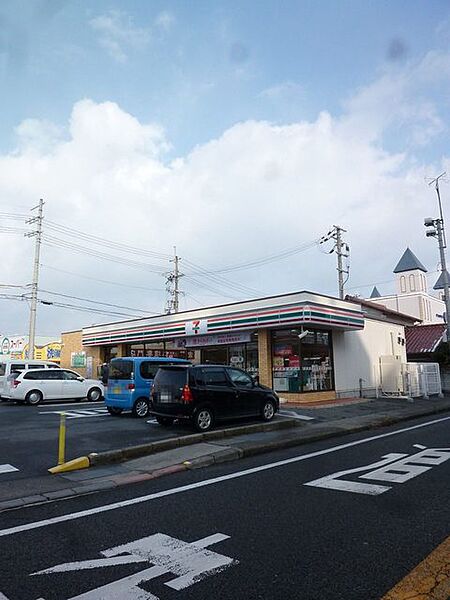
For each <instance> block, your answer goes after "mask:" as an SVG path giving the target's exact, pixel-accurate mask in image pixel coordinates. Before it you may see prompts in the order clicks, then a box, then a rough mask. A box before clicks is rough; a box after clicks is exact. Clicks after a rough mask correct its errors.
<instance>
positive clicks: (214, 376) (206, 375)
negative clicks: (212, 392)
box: [195, 367, 230, 386]
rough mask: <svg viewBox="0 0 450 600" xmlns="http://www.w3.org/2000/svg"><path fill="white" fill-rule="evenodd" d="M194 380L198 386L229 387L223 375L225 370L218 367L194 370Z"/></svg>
mask: <svg viewBox="0 0 450 600" xmlns="http://www.w3.org/2000/svg"><path fill="white" fill-rule="evenodd" d="M195 379H196V381H197V384H198V385H221V386H229V385H230V383H229V381H228V379H227V376H226V375H225V369H221V368H220V367H219V368H216V369H209V368H208V369H196V372H195Z"/></svg>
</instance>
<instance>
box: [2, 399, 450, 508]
mask: <svg viewBox="0 0 450 600" xmlns="http://www.w3.org/2000/svg"><path fill="white" fill-rule="evenodd" d="M282 409H283V412H287V411H289V413H290V414H289V415H286V416H278V417H277V418H276V419H275V420H274V421H273V422H271V423H267V424H257V425H244V426H240V427H233V428H227V429H224V430H214V431H212V432H210V433H208V434H192V435H190V436H184V437H178V438H175V439H172V440H164V441H162V442H155V443H153V444H145V445H141V446H138V447H134V448H128V449H127V450H125V449H118V450H117V451H113V452H105V453H101V454H98V455H95V457H92V461H91V462H92V463H93V464H94V466H92V467H91V468H89V469H84V470H80V471H75V472H70V473H64V474H60V475H43V476H42V477H34V478H29V479H17V480H13V481H9V482H8V483H7V484H3V485H2V486H0V511H3V510H7V509H11V508H17V507H21V506H26V505H29V504H35V503H40V502H47V501H50V500H56V499H59V498H68V497H71V496H76V495H80V494H87V493H92V492H96V491H100V490H105V489H111V488H115V487H118V486H121V485H128V484H131V483H135V482H139V481H145V480H149V479H154V478H156V477H160V476H162V475H167V474H170V473H174V472H179V471H183V470H186V469H196V468H201V467H206V466H208V465H211V464H217V463H222V462H226V461H231V460H237V459H239V458H244V457H247V456H254V455H256V454H261V453H264V452H270V451H272V450H279V449H283V448H290V447H294V446H299V445H302V444H306V443H309V442H313V441H317V440H322V439H327V438H332V437H336V436H343V435H346V434H348V433H353V432H358V431H363V430H368V429H373V428H376V427H382V426H386V425H391V424H394V423H398V422H401V421H406V420H410V419H414V418H416V417H421V416H427V415H434V414H437V413H441V412H446V411H450V396H449V397H445V398H440V399H430V400H416V401H414V402H408V401H406V400H400V399H395V400H390V399H389V400H386V399H383V400H381V399H379V400H364V399H362V400H355V401H353V402H348V401H346V402H342V403H339V404H336V403H334V404H332V405H326V406H318V407H315V408H305V407H303V406H301V407H292V406H289V407H287V406H286V405H283V407H282ZM304 417H308V418H312V419H311V420H306V421H305V420H304Z"/></svg>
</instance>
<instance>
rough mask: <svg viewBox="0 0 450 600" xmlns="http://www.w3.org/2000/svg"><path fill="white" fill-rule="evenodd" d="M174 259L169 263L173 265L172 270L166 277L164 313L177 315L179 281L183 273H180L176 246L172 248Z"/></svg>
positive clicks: (179, 291)
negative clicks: (167, 296)
mask: <svg viewBox="0 0 450 600" xmlns="http://www.w3.org/2000/svg"><path fill="white" fill-rule="evenodd" d="M173 252H174V257H173V258H171V259H170V261H169V262H172V263H174V269H173V271H171V272H170V273H168V274H167V276H166V290H167V293H168V295H169V298H168V300H167V306H166V313H167V314H172V313H177V312H179V310H180V294H183V292H182V291H181V290H180V279H181V277H183V273H180V260H181V258H180V257H179V256H178V255H177V248H176V246H174V247H173Z"/></svg>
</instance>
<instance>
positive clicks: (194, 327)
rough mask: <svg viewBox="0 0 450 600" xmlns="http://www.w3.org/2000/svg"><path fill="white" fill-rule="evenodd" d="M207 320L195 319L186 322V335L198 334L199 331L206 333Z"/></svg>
mask: <svg viewBox="0 0 450 600" xmlns="http://www.w3.org/2000/svg"><path fill="white" fill-rule="evenodd" d="M207 331H208V322H207V321H206V319H197V320H196V321H189V322H188V323H186V335H199V334H201V333H207Z"/></svg>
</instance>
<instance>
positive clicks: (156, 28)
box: [89, 10, 175, 64]
mask: <svg viewBox="0 0 450 600" xmlns="http://www.w3.org/2000/svg"><path fill="white" fill-rule="evenodd" d="M174 23H175V17H174V16H173V14H172V13H170V12H169V11H162V12H160V13H158V14H157V15H156V17H155V19H154V20H153V22H152V23H149V24H147V25H146V26H145V27H138V26H137V25H136V24H135V23H134V20H133V18H132V17H131V16H130V15H128V14H127V13H126V12H124V11H119V10H110V11H109V12H107V13H105V14H102V15H98V16H97V17H94V18H93V19H91V20H90V21H89V25H90V26H91V27H92V29H93V30H94V31H96V32H97V33H98V36H99V37H98V41H99V44H100V45H101V46H102V47H103V48H104V49H105V50H106V51H107V52H108V54H109V55H110V56H111V57H112V58H113V59H114V60H116V61H117V62H119V63H122V64H123V63H126V62H127V59H128V54H129V52H130V50H139V49H143V48H145V47H146V46H147V45H148V44H149V43H150V42H151V41H153V40H155V39H156V38H160V37H162V36H163V35H165V34H167V33H168V32H169V30H170V29H171V28H172V26H173V24H174Z"/></svg>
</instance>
